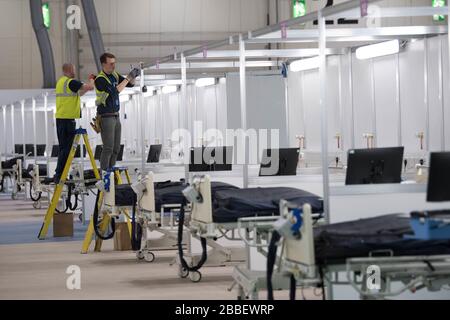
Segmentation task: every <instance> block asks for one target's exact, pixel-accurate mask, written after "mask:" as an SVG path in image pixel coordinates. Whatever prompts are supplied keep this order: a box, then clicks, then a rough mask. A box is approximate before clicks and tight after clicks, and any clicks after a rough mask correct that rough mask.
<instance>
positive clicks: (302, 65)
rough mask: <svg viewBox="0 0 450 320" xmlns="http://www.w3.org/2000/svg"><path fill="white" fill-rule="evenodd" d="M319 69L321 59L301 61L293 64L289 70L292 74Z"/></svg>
mask: <svg viewBox="0 0 450 320" xmlns="http://www.w3.org/2000/svg"><path fill="white" fill-rule="evenodd" d="M318 68H319V57H314V58H308V59H301V60H296V61H294V62H291V64H290V65H289V70H290V71H291V72H299V71H305V70H312V69H318Z"/></svg>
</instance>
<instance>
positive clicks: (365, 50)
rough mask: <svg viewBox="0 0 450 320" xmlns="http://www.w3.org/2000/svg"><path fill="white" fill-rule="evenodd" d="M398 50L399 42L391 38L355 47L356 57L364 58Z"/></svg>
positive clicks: (384, 54) (385, 54) (388, 53)
mask: <svg viewBox="0 0 450 320" xmlns="http://www.w3.org/2000/svg"><path fill="white" fill-rule="evenodd" d="M399 51H400V43H399V41H398V40H391V41H386V42H381V43H377V44H371V45H368V46H364V47H360V48H358V49H356V58H358V59H359V60H365V59H370V58H375V57H381V56H387V55H390V54H394V53H398V52H399Z"/></svg>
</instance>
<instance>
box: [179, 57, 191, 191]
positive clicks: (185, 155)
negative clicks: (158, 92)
mask: <svg viewBox="0 0 450 320" xmlns="http://www.w3.org/2000/svg"><path fill="white" fill-rule="evenodd" d="M186 99H187V75H186V57H185V56H184V54H183V53H182V54H181V110H180V114H182V115H183V117H182V119H183V120H182V121H183V125H181V123H180V126H183V127H184V128H183V129H185V130H188V128H189V125H188V116H187V101H186ZM191 135H192V132H191ZM187 143H188V141H184V140H183V145H182V146H183V163H184V178H185V180H186V182H187V181H189V164H188V161H189V158H190V154H189V153H186V151H187V150H188V148H184V146H185V145H186V144H187ZM191 143H192V142H191Z"/></svg>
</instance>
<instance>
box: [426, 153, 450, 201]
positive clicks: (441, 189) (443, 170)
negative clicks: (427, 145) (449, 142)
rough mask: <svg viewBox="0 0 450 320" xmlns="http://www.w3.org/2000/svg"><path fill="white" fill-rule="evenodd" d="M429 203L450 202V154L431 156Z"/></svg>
mask: <svg viewBox="0 0 450 320" xmlns="http://www.w3.org/2000/svg"><path fill="white" fill-rule="evenodd" d="M427 201H430V202H438V201H450V152H432V153H431V154H430V172H429V176H428V190H427Z"/></svg>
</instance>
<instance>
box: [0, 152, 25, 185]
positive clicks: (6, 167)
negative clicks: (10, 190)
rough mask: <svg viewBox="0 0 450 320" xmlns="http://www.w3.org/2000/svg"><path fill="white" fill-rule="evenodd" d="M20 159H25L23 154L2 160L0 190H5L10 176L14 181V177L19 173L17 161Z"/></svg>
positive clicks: (0, 162) (0, 163)
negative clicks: (6, 181)
mask: <svg viewBox="0 0 450 320" xmlns="http://www.w3.org/2000/svg"><path fill="white" fill-rule="evenodd" d="M19 160H20V161H23V156H21V157H13V158H11V159H6V160H4V161H0V192H3V191H5V188H4V186H5V179H6V178H10V180H11V182H12V181H13V178H14V177H15V176H16V175H17V173H16V171H17V168H18V166H17V162H18V161H19Z"/></svg>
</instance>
